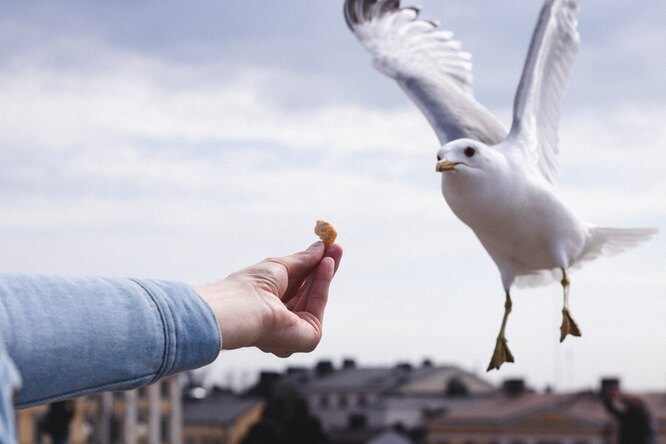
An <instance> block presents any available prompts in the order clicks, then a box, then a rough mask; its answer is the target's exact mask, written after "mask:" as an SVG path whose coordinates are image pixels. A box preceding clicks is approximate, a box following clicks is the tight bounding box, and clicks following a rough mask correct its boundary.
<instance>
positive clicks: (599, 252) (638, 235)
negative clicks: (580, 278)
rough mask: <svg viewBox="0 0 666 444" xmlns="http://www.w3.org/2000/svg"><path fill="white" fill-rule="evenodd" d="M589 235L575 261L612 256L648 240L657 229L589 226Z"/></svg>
mask: <svg viewBox="0 0 666 444" xmlns="http://www.w3.org/2000/svg"><path fill="white" fill-rule="evenodd" d="M589 230H590V236H589V238H588V240H587V242H586V243H585V248H583V251H582V252H581V253H580V255H579V256H578V259H577V260H576V262H577V263H581V262H588V261H591V260H594V259H596V258H598V257H600V256H612V255H615V254H619V253H622V252H623V251H625V250H628V249H630V248H633V247H636V246H638V245H640V244H641V243H643V242H646V241H648V240H650V239H651V238H652V237H653V236H654V235H655V234H657V232H658V231H659V230H658V229H656V228H605V227H590V229H589Z"/></svg>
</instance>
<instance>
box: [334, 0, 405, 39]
mask: <svg viewBox="0 0 666 444" xmlns="http://www.w3.org/2000/svg"><path fill="white" fill-rule="evenodd" d="M343 9H344V15H345V21H346V22H347V26H348V27H349V29H351V30H352V31H353V30H354V26H356V25H358V24H360V23H363V22H367V21H369V20H372V18H373V17H381V16H382V15H384V14H387V13H389V12H392V11H397V10H399V9H400V0H345V4H344V6H343Z"/></svg>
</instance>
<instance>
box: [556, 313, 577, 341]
mask: <svg viewBox="0 0 666 444" xmlns="http://www.w3.org/2000/svg"><path fill="white" fill-rule="evenodd" d="M567 335H571V336H582V334H581V332H580V328H579V327H578V324H576V321H574V319H573V318H572V317H571V313H569V310H568V309H567V308H563V309H562V325H561V326H560V342H562V341H564V338H566V337H567Z"/></svg>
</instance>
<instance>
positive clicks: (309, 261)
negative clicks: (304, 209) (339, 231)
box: [270, 241, 326, 302]
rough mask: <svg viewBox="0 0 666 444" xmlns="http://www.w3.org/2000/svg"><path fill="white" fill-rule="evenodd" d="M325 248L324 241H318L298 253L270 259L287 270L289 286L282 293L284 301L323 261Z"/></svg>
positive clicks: (293, 293)
mask: <svg viewBox="0 0 666 444" xmlns="http://www.w3.org/2000/svg"><path fill="white" fill-rule="evenodd" d="M325 250H326V248H325V247H324V243H323V242H321V241H318V242H315V243H314V244H312V245H310V247H308V248H307V249H305V250H303V251H300V252H298V253H294V254H292V255H289V256H284V257H280V258H274V259H270V261H272V262H275V263H278V264H280V265H282V266H283V267H284V269H285V270H286V272H287V288H286V289H285V291H284V293H281V294H280V296H281V299H282V302H287V301H289V300H290V299H291V298H292V297H294V295H295V294H296V293H297V291H298V289H299V288H300V287H301V285H303V282H304V281H305V279H306V277H307V276H308V275H309V274H310V273H311V272H312V271H313V270H314V269H315V268H316V267H317V265H318V264H319V262H321V260H322V258H323V257H324V251H325Z"/></svg>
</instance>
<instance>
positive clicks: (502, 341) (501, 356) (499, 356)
mask: <svg viewBox="0 0 666 444" xmlns="http://www.w3.org/2000/svg"><path fill="white" fill-rule="evenodd" d="M505 362H513V355H512V354H511V350H509V346H508V345H507V340H506V338H505V337H504V336H503V335H501V336H498V337H497V342H496V343H495V351H494V352H493V357H492V358H490V364H488V369H487V370H486V371H488V372H489V371H490V370H493V369H495V370H499V368H500V366H501V365H502V364H504V363H505Z"/></svg>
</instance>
